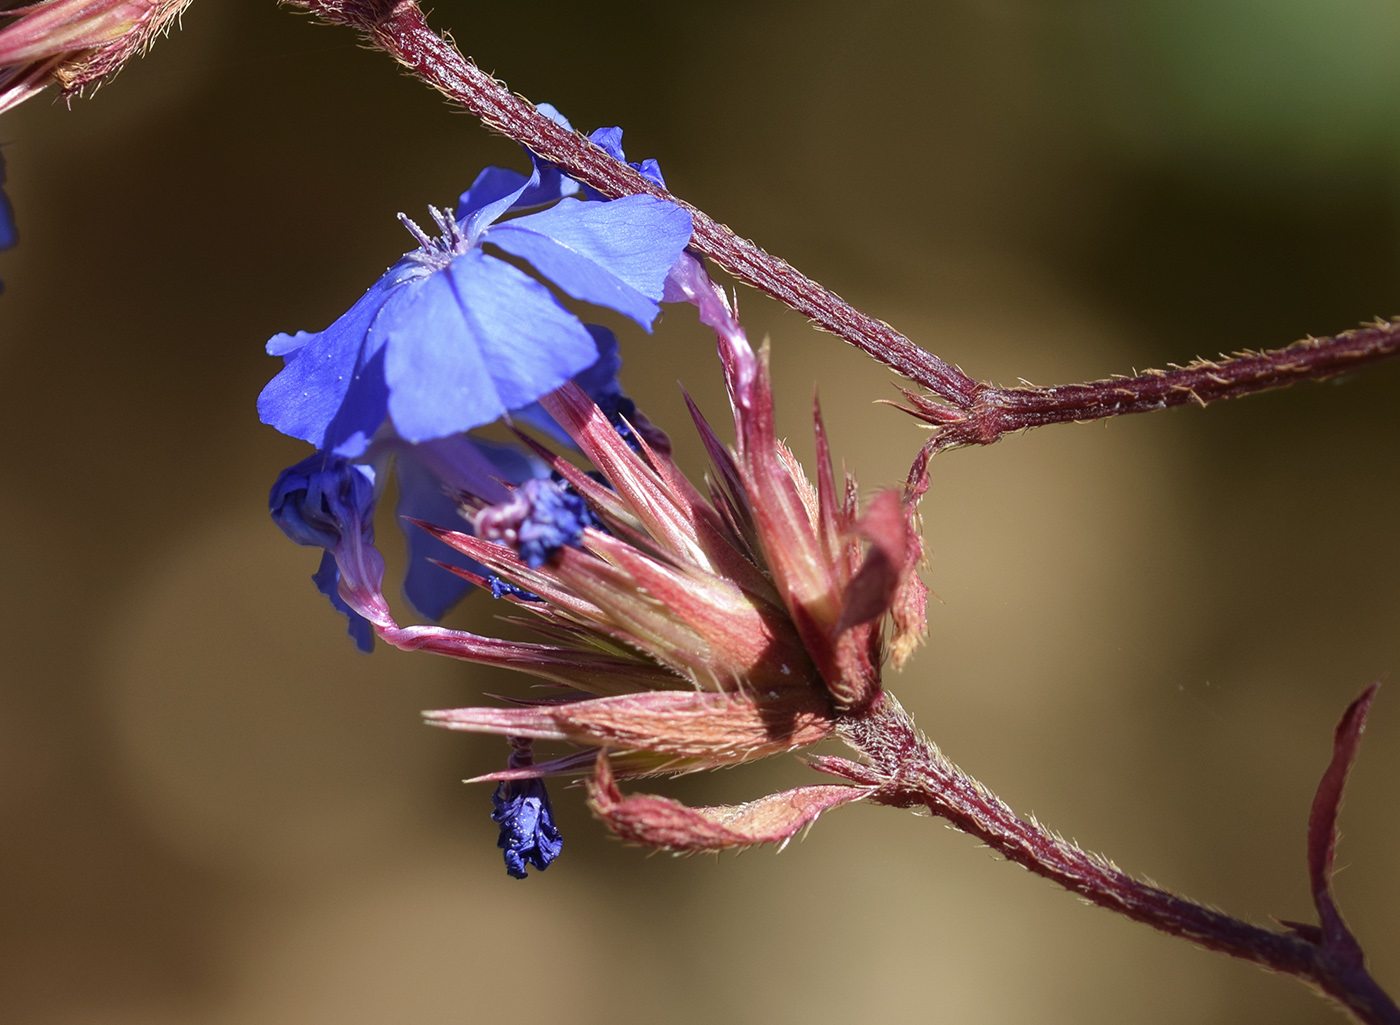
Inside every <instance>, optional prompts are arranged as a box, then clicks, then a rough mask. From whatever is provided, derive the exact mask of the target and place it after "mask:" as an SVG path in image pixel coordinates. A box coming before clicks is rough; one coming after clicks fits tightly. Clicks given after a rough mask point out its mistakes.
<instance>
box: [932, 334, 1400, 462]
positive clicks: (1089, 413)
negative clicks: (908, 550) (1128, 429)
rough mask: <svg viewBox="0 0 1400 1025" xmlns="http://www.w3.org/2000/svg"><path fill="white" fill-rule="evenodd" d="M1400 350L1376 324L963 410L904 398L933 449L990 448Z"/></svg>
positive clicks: (982, 393) (998, 391)
mask: <svg viewBox="0 0 1400 1025" xmlns="http://www.w3.org/2000/svg"><path fill="white" fill-rule="evenodd" d="M1397 352H1400V320H1397V321H1378V322H1376V323H1374V324H1371V325H1368V326H1366V327H1363V328H1358V329H1357V330H1355V331H1347V332H1344V333H1342V334H1339V335H1334V336H1332V337H1330V338H1306V339H1304V340H1302V341H1300V342H1295V343H1294V344H1293V345H1289V346H1287V347H1285V348H1282V349H1274V350H1270V351H1267V352H1241V353H1237V354H1235V355H1234V356H1231V357H1229V358H1225V357H1222V358H1221V359H1219V360H1206V359H1199V360H1196V361H1195V362H1193V363H1190V364H1188V365H1186V366H1182V367H1172V368H1171V369H1169V370H1149V371H1147V372H1146V373H1143V374H1138V375H1136V376H1134V377H1114V378H1110V379H1108V380H1105V381H1090V382H1088V383H1086V384H1068V385H1056V386H1051V387H1045V388H1041V387H1033V386H1027V387H1019V388H1000V387H995V386H992V385H981V386H979V389H978V392H977V396H976V399H975V400H974V402H973V404H972V405H971V406H970V407H968V408H965V409H959V408H955V407H953V406H950V405H948V404H946V403H942V402H936V401H932V400H930V399H928V398H925V397H923V396H920V395H917V394H915V393H913V392H906V393H905V396H906V398H908V399H909V403H910V407H909V409H908V411H909V412H911V413H913V414H914V415H915V416H917V417H919V418H920V419H921V420H926V421H928V422H929V423H931V424H934V425H935V426H936V427H937V428H938V430H937V432H936V433H935V435H934V439H933V445H934V447H935V449H945V448H953V447H956V446H959V445H989V444H991V443H992V442H994V441H996V440H997V439H999V438H1001V437H1002V436H1003V435H1006V434H1009V433H1011V432H1013V431H1023V430H1026V429H1028V428H1031V427H1041V426H1044V425H1045V424H1055V423H1066V422H1069V421H1087V420H1101V419H1104V418H1106V417H1112V416H1123V415H1125V414H1127V413H1149V412H1152V411H1154V410H1158V409H1167V408H1169V407H1171V406H1182V405H1186V404H1188V403H1196V404H1198V405H1201V406H1204V405H1206V404H1207V403H1209V402H1216V401H1218V400H1220V399H1231V398H1237V397H1239V396H1242V395H1250V394H1253V393H1255V392H1260V391H1265V390H1268V389H1271V388H1286V387H1288V386H1289V385H1291V384H1294V383H1296V382H1298V381H1321V380H1325V379H1327V378H1329V377H1335V376H1336V375H1337V374H1340V373H1343V372H1345V371H1347V370H1352V369H1355V368H1357V367H1361V366H1365V365H1367V364H1370V363H1375V362H1378V361H1380V360H1383V359H1387V358H1389V357H1391V356H1394V355H1396V353H1397Z"/></svg>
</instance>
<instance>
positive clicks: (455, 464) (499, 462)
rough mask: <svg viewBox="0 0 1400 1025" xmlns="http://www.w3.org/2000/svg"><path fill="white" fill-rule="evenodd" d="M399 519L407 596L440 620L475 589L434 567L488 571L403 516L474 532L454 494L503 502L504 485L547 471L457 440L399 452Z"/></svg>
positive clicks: (496, 448) (500, 448) (493, 448)
mask: <svg viewBox="0 0 1400 1025" xmlns="http://www.w3.org/2000/svg"><path fill="white" fill-rule="evenodd" d="M395 463H396V466H397V469H398V481H399V505H398V515H399V518H400V524H401V526H402V527H403V531H404V536H405V539H406V540H407V541H408V558H409V562H408V574H407V576H406V578H405V580H404V594H405V595H406V596H407V597H408V600H409V601H410V602H411V603H412V604H413V607H414V608H415V609H417V610H418V611H419V612H421V613H422V614H423V615H425V616H427V617H429V618H431V619H441V618H442V616H443V615H444V613H446V612H447V610H448V609H450V608H451V607H452V606H453V605H455V604H456V603H457V601H458V600H459V599H460V598H461V597H462V595H464V594H465V593H466V592H467V591H468V590H469V589H470V587H471V585H470V584H468V583H467V582H466V581H465V580H463V579H462V578H461V577H459V576H457V575H456V574H454V573H451V572H449V571H448V570H445V569H443V568H442V567H441V566H438V565H435V562H442V563H447V564H448V565H451V566H461V567H462V568H464V569H469V570H471V571H472V572H473V573H477V574H480V575H481V576H486V575H487V571H486V569H485V568H484V567H483V566H481V565H480V564H478V563H477V562H475V561H474V560H472V559H468V558H467V557H466V556H465V555H462V554H461V553H460V552H458V551H457V550H456V549H455V548H452V547H450V546H448V545H446V544H444V543H443V542H441V541H439V540H437V538H435V537H433V536H432V535H430V534H428V533H427V532H426V531H424V530H423V529H422V528H420V527H418V526H416V525H415V524H412V523H409V522H407V521H406V520H405V519H404V517H410V518H412V519H417V520H423V521H425V522H427V523H432V524H435V525H437V526H441V527H449V528H451V529H454V530H463V531H467V532H468V533H470V532H471V525H470V524H469V523H467V522H466V520H464V519H463V518H462V516H461V513H460V511H459V508H458V504H457V501H456V499H455V498H453V497H452V494H451V493H454V492H467V493H469V494H472V495H475V496H477V497H478V498H481V499H483V500H485V501H487V502H500V501H505V500H506V499H507V498H508V497H509V492H508V491H507V490H506V488H505V486H504V485H503V484H502V483H501V482H502V481H507V482H509V483H511V484H520V483H523V482H524V481H527V480H529V479H531V478H533V477H541V476H547V475H548V473H549V468H548V467H547V466H545V464H544V463H542V462H540V461H539V460H537V459H533V458H532V457H530V456H527V455H526V454H524V453H523V452H521V451H519V450H518V449H516V448H513V447H510V446H506V445H496V444H492V443H490V442H485V441H479V440H477V439H474V438H469V437H467V436H465V435H460V434H458V435H453V436H451V437H448V438H441V439H439V440H437V441H427V442H424V443H423V444H421V445H406V446H404V447H403V448H401V449H400V450H399V451H398V456H397V459H396V461H395Z"/></svg>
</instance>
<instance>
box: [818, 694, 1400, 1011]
mask: <svg viewBox="0 0 1400 1025" xmlns="http://www.w3.org/2000/svg"><path fill="white" fill-rule="evenodd" d="M842 736H843V738H844V739H845V740H846V741H847V743H849V744H851V745H852V746H853V747H854V748H856V749H857V750H858V751H860V752H861V753H862V754H864V755H865V757H866V758H867V759H868V760H869V765H868V766H861V767H854V763H846V766H847V767H848V768H847V771H845V772H842V773H841V774H844V775H847V776H848V778H851V779H852V780H854V781H856V782H860V783H863V784H865V785H870V786H878V787H879V788H880V789H879V791H878V793H877V794H876V795H875V796H874V797H872V798H871V800H874V801H877V802H879V803H882V804H889V805H894V806H896V807H904V808H912V807H923V808H927V809H928V810H929V811H930V812H932V813H933V814H934V815H937V816H939V817H940V818H943V819H946V820H947V821H948V822H949V823H951V824H952V825H953V826H955V827H956V828H958V829H960V830H962V831H963V832H966V833H971V834H972V835H973V836H975V837H977V838H978V839H980V840H981V841H983V842H984V843H985V844H987V846H989V847H991V848H992V849H993V850H995V851H997V852H998V853H999V854H1001V855H1002V856H1003V857H1005V858H1006V859H1007V860H1009V861H1014V862H1015V863H1016V864H1018V865H1020V866H1021V867H1022V868H1025V869H1027V870H1029V871H1031V872H1034V873H1035V874H1036V875H1038V876H1043V877H1045V878H1046V879H1049V880H1051V881H1052V882H1055V883H1058V884H1059V885H1060V886H1063V887H1064V888H1065V889H1067V890H1070V891H1072V892H1074V893H1077V894H1079V895H1080V896H1082V897H1083V898H1084V899H1086V900H1088V901H1090V902H1092V903H1094V904H1097V905H1098V906H1099V907H1102V908H1107V909H1108V910H1110V911H1114V912H1117V913H1118V914H1122V915H1127V916H1128V917H1129V918H1131V919H1134V920H1135V921H1138V922H1143V923H1145V924H1147V925H1150V926H1152V927H1153V928H1154V929H1159V930H1161V931H1162V932H1165V933H1169V934H1170V935H1172V936H1180V937H1182V938H1183V939H1187V940H1190V941H1191V942H1193V943H1196V944H1199V945H1200V946H1202V947H1206V948H1207V949H1209V950H1218V951H1220V952H1222V953H1225V954H1229V955H1231V956H1232V957H1238V958H1242V959H1243V960H1246V961H1252V962H1254V963H1255V964H1258V965H1262V966H1263V967H1265V968H1269V969H1272V970H1274V971H1277V972H1283V973H1284V974H1287V975H1292V976H1294V977H1296V978H1298V979H1301V980H1302V981H1304V982H1306V983H1308V984H1310V985H1311V986H1313V987H1315V988H1316V989H1318V990H1320V991H1322V992H1323V993H1325V994H1327V995H1328V996H1330V997H1332V998H1333V999H1334V1000H1336V1001H1337V1002H1338V1003H1340V1004H1341V1005H1342V1006H1343V1007H1345V1008H1346V1009H1347V1010H1348V1011H1349V1012H1350V1013H1351V1014H1352V1015H1353V1017H1355V1018H1356V1020H1357V1021H1360V1022H1365V1023H1367V1025H1400V1009H1397V1007H1396V1005H1395V1003H1394V1002H1393V1001H1392V1000H1391V999H1390V997H1389V996H1387V995H1386V993H1385V992H1384V991H1383V990H1382V989H1381V988H1380V986H1379V985H1377V984H1376V981H1375V980H1374V979H1372V978H1371V976H1370V974H1369V973H1368V972H1367V970H1366V967H1365V964H1364V963H1363V962H1362V961H1361V960H1360V958H1359V957H1358V956H1356V954H1355V952H1354V951H1350V952H1349V951H1348V950H1346V949H1341V948H1338V947H1335V946H1331V945H1328V944H1326V943H1323V942H1320V941H1319V940H1320V931H1319V932H1318V933H1314V931H1313V930H1314V928H1315V927H1311V926H1298V927H1297V928H1295V929H1294V930H1293V931H1290V932H1280V931H1276V930H1273V929H1264V928H1261V927H1259V926H1257V925H1251V924H1250V923H1248V922H1243V921H1240V920H1239V919H1237V918H1232V917H1231V916H1229V915H1227V914H1225V913H1224V912H1221V911H1216V910H1214V909H1212V908H1208V907H1206V906H1204V905H1202V904H1197V903H1196V902H1195V901H1191V900H1187V899H1186V898H1184V897H1179V896H1177V895H1176V894H1174V893H1170V892H1168V891H1166V890H1163V889H1161V888H1160V887H1157V886H1153V885H1151V884H1149V883H1144V882H1142V881H1141V880H1138V879H1135V878H1133V877H1132V876H1130V875H1128V874H1127V873H1126V872H1124V871H1122V870H1121V869H1120V868H1118V866H1117V865H1115V864H1113V862H1111V861H1109V860H1108V859H1107V858H1104V857H1102V856H1101V855H1097V854H1093V853H1090V852H1088V851H1084V850H1082V849H1080V848H1079V847H1076V846H1075V845H1074V844H1072V843H1069V842H1068V841H1066V840H1065V839H1063V838H1062V837H1060V836H1058V835H1056V834H1055V833H1054V832H1052V831H1051V830H1049V829H1046V828H1045V827H1044V826H1042V825H1041V824H1040V823H1038V822H1036V821H1035V820H1034V819H1031V820H1030V821H1029V822H1028V821H1026V820H1024V819H1022V818H1020V817H1019V816H1018V815H1016V813H1015V812H1013V811H1012V810H1011V808H1010V807H1008V806H1007V804H1006V803H1005V802H1004V801H1002V800H1001V799H1000V798H998V797H997V796H996V795H995V794H993V793H992V792H991V791H989V790H988V789H987V788H986V787H985V786H983V785H982V784H981V783H979V782H978V781H977V780H975V779H973V778H972V777H971V776H969V775H968V774H967V773H965V772H963V771H962V770H961V769H959V768H958V767H957V766H956V765H954V764H953V763H952V762H950V761H949V760H948V759H947V758H946V757H944V755H943V753H942V752H941V751H939V750H938V748H937V746H935V745H934V744H933V743H932V742H931V741H929V740H928V738H927V737H925V736H924V735H923V734H922V733H920V732H919V730H918V728H917V727H916V726H915V725H914V722H913V720H912V719H910V718H909V715H908V714H907V713H906V712H905V711H904V709H903V708H902V707H900V705H899V703H898V702H897V701H895V700H894V699H893V698H892V697H890V696H889V695H886V696H885V698H884V700H883V702H882V703H881V704H880V705H878V706H876V707H875V708H874V709H873V710H872V711H871V712H870V713H869V714H868V715H866V716H864V717H861V718H858V719H848V720H847V721H846V724H845V725H844V726H843V727H842ZM818 764H820V765H821V766H822V767H824V768H826V770H827V771H836V772H841V770H840V769H837V768H833V767H832V765H831V762H830V760H825V759H822V760H819V763H818Z"/></svg>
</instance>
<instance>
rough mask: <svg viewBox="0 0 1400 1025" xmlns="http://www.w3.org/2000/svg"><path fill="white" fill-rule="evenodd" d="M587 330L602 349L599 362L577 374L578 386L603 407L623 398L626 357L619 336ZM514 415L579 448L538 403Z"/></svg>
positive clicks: (599, 328) (599, 327)
mask: <svg viewBox="0 0 1400 1025" xmlns="http://www.w3.org/2000/svg"><path fill="white" fill-rule="evenodd" d="M583 326H584V327H586V328H587V329H588V333H589V334H590V335H592V336H593V343H594V344H595V345H596V346H597V347H598V359H597V360H596V361H595V362H594V363H593V365H592V366H590V367H588V368H587V369H586V370H584V371H582V372H581V373H578V374H575V375H574V383H575V384H577V385H578V386H579V387H580V388H582V389H583V390H584V391H585V392H587V393H588V397H589V398H590V399H592V400H593V401H594V402H596V403H598V405H600V406H603V405H606V404H608V403H609V402H615V401H616V399H617V398H618V397H620V396H621V395H622V385H621V384H619V383H618V380H617V375H618V373H619V372H620V371H621V370H622V356H621V355H620V354H619V352H618V346H617V336H616V335H615V334H613V333H612V332H611V331H609V330H608V329H607V328H605V327H603V326H602V325H601V324H584V325H583ZM510 415H511V417H512V418H513V419H515V420H519V421H522V422H523V423H527V424H529V425H530V426H531V427H533V428H535V429H536V430H539V431H543V432H544V433H545V434H548V435H549V436H550V437H551V438H552V439H553V440H554V441H556V442H558V443H559V444H561V445H568V446H569V447H570V448H574V447H576V446H574V442H573V439H572V438H570V437H569V435H568V432H566V431H565V430H564V428H562V427H560V426H559V421H557V420H555V419H554V417H552V416H550V415H549V414H548V413H546V412H545V411H544V407H543V406H541V405H540V404H539V403H538V402H532V403H530V404H529V405H528V406H522V407H521V408H520V409H512V410H511V411H510Z"/></svg>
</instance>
